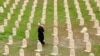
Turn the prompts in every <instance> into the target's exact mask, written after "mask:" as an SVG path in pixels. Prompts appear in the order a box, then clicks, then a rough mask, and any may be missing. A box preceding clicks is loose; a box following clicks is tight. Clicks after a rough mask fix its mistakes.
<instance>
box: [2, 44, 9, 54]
mask: <svg viewBox="0 0 100 56" xmlns="http://www.w3.org/2000/svg"><path fill="white" fill-rule="evenodd" d="M8 54H9V47H8V45H5V46H4V53H3V55H8Z"/></svg>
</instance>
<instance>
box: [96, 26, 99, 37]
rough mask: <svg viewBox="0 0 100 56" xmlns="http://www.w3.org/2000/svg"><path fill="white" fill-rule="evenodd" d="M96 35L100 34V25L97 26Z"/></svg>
mask: <svg viewBox="0 0 100 56" xmlns="http://www.w3.org/2000/svg"><path fill="white" fill-rule="evenodd" d="M96 35H97V36H100V27H98V28H97V34H96Z"/></svg>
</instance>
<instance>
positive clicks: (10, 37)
mask: <svg viewBox="0 0 100 56" xmlns="http://www.w3.org/2000/svg"><path fill="white" fill-rule="evenodd" d="M7 44H8V45H12V44H13V37H12V36H11V35H10V36H9V38H8V43H7Z"/></svg>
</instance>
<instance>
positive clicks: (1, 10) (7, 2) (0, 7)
mask: <svg viewBox="0 0 100 56" xmlns="http://www.w3.org/2000/svg"><path fill="white" fill-rule="evenodd" d="M9 3H10V0H6V1H5V2H4V3H3V6H0V13H3V12H4V8H6V7H7V5H8V4H9ZM3 7H4V8H3Z"/></svg>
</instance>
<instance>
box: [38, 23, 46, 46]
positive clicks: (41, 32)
mask: <svg viewBox="0 0 100 56" xmlns="http://www.w3.org/2000/svg"><path fill="white" fill-rule="evenodd" d="M38 40H39V41H40V42H41V44H42V46H44V45H45V42H44V28H43V25H42V24H41V23H38Z"/></svg>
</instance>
